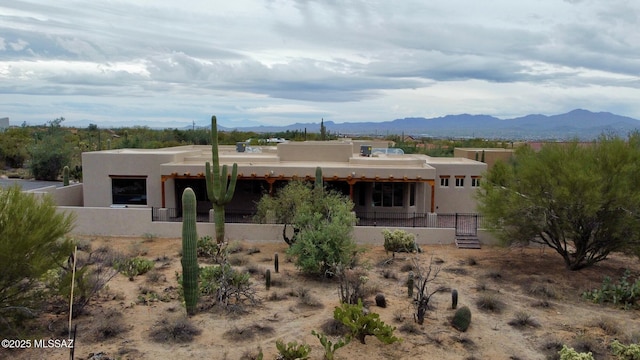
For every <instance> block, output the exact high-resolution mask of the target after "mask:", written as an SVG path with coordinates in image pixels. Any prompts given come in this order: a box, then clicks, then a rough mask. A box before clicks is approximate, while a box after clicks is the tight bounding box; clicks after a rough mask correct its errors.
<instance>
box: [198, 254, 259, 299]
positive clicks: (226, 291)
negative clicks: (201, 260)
mask: <svg viewBox="0 0 640 360" xmlns="http://www.w3.org/2000/svg"><path fill="white" fill-rule="evenodd" d="M199 276H200V294H202V295H203V296H214V297H215V299H216V301H217V303H218V304H220V305H222V306H225V307H226V306H227V305H229V304H230V302H233V303H235V304H240V303H243V302H246V301H249V302H250V303H252V304H255V303H257V302H258V298H257V297H256V295H255V294H256V292H255V289H254V288H253V286H252V284H251V280H250V275H249V274H248V273H242V272H239V271H237V270H236V269H234V268H233V267H231V265H229V263H224V264H222V265H214V266H206V267H203V268H200V272H199Z"/></svg>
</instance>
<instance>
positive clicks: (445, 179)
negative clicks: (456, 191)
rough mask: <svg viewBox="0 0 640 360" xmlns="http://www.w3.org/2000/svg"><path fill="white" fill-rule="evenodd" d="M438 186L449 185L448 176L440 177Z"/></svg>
mask: <svg viewBox="0 0 640 360" xmlns="http://www.w3.org/2000/svg"><path fill="white" fill-rule="evenodd" d="M440 187H449V177H444V176H443V177H440Z"/></svg>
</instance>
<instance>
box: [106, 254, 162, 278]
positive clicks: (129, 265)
mask: <svg viewBox="0 0 640 360" xmlns="http://www.w3.org/2000/svg"><path fill="white" fill-rule="evenodd" d="M154 266H155V263H154V262H153V260H147V259H143V258H139V257H133V258H128V259H124V260H118V261H116V262H115V264H114V268H115V269H116V270H118V272H120V273H122V274H123V275H125V276H127V277H128V278H129V280H131V281H133V279H134V278H135V277H136V276H138V275H142V274H145V273H146V272H148V271H149V270H151V269H153V267H154Z"/></svg>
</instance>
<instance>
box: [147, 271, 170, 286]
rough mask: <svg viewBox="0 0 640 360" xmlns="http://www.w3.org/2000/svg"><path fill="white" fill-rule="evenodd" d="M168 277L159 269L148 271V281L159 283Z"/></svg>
mask: <svg viewBox="0 0 640 360" xmlns="http://www.w3.org/2000/svg"><path fill="white" fill-rule="evenodd" d="M166 280H167V279H166V277H165V276H164V275H163V274H162V273H161V272H160V271H158V270H155V269H154V270H151V271H149V272H148V273H147V282H150V283H152V284H157V283H159V282H162V281H166Z"/></svg>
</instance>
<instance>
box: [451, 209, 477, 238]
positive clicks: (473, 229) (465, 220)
mask: <svg viewBox="0 0 640 360" xmlns="http://www.w3.org/2000/svg"><path fill="white" fill-rule="evenodd" d="M477 235H478V214H457V213H456V236H477Z"/></svg>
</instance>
